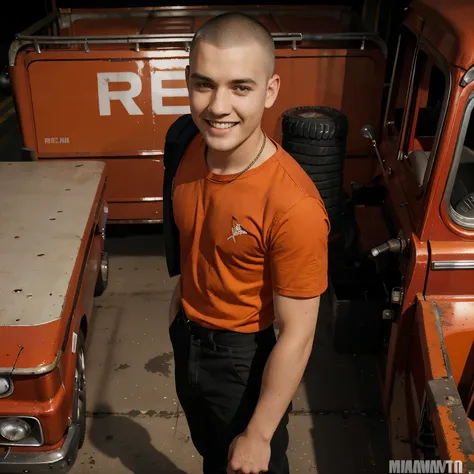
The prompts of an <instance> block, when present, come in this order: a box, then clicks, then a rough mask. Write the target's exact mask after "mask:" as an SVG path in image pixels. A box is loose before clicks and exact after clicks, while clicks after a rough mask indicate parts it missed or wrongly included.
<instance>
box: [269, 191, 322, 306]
mask: <svg viewBox="0 0 474 474" xmlns="http://www.w3.org/2000/svg"><path fill="white" fill-rule="evenodd" d="M329 230H330V224H329V219H328V216H327V213H326V209H325V208H324V204H323V202H322V201H320V200H319V199H317V198H315V197H306V198H303V199H302V200H301V201H299V202H298V203H296V204H295V205H293V206H292V207H291V208H290V209H289V210H288V211H286V213H285V214H283V216H282V217H281V218H280V219H278V220H277V221H276V222H275V224H274V228H273V230H272V235H271V240H270V261H271V271H272V282H273V289H274V291H275V292H276V293H278V294H280V295H282V296H292V297H303V298H304V297H306V298H311V297H315V296H319V295H321V294H322V293H324V291H326V289H327V285H328V234H329Z"/></svg>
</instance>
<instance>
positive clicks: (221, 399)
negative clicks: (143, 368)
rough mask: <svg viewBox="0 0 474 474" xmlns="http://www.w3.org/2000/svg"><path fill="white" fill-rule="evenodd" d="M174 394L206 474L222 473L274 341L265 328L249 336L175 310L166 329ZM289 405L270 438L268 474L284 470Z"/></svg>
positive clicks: (248, 415)
mask: <svg viewBox="0 0 474 474" xmlns="http://www.w3.org/2000/svg"><path fill="white" fill-rule="evenodd" d="M170 339H171V343H172V345H173V351H174V360H175V378H176V392H177V395H178V399H179V401H180V403H181V406H182V407H183V411H184V413H185V415H186V419H187V421H188V425H189V428H190V431H191V438H192V441H193V443H194V446H195V447H196V449H197V450H198V452H199V454H200V455H201V456H202V457H203V462H204V473H205V474H225V472H226V468H227V455H228V451H229V445H230V443H231V442H232V440H233V439H234V438H235V437H236V436H238V435H239V434H241V433H242V432H243V431H245V429H246V427H247V424H248V422H249V421H250V418H251V417H252V414H253V411H254V409H255V406H256V404H257V401H258V396H259V393H260V387H261V382H262V375H263V370H264V368H265V363H266V361H267V359H268V356H269V355H270V352H271V350H272V348H273V346H274V345H275V343H276V338H275V333H274V331H273V328H272V327H270V328H269V329H266V330H264V331H261V332H259V333H254V334H240V333H236V332H231V331H213V330H209V329H206V328H203V327H202V326H199V325H197V324H196V323H193V322H191V321H189V320H188V319H187V318H186V315H185V314H184V311H183V310H181V311H179V313H178V315H177V317H176V318H175V320H174V321H173V323H172V325H171V327H170ZM290 408H291V405H290V407H289V408H288V411H287V413H286V414H285V415H284V417H283V419H282V420H281V422H280V425H279V426H278V428H277V430H276V431H275V434H274V436H273V439H272V441H271V451H272V455H271V459H270V465H269V473H271V474H287V473H289V466H288V459H287V456H286V450H287V448H288V431H287V424H288V412H289V410H290Z"/></svg>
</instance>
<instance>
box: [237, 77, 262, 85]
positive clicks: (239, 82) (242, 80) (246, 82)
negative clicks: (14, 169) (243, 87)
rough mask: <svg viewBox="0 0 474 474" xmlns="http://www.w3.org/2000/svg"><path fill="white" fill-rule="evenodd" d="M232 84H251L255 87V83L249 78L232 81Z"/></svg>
mask: <svg viewBox="0 0 474 474" xmlns="http://www.w3.org/2000/svg"><path fill="white" fill-rule="evenodd" d="M232 84H253V85H254V86H256V85H257V83H256V82H255V81H254V80H253V79H251V78H250V77H245V78H244V79H234V80H233V81H232Z"/></svg>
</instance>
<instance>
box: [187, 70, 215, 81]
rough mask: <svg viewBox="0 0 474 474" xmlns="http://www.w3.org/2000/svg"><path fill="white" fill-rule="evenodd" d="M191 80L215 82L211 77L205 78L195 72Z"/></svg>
mask: <svg viewBox="0 0 474 474" xmlns="http://www.w3.org/2000/svg"><path fill="white" fill-rule="evenodd" d="M191 79H199V80H201V81H206V82H214V81H213V80H212V79H211V78H210V77H206V76H203V75H202V74H199V73H197V72H193V73H192V74H191Z"/></svg>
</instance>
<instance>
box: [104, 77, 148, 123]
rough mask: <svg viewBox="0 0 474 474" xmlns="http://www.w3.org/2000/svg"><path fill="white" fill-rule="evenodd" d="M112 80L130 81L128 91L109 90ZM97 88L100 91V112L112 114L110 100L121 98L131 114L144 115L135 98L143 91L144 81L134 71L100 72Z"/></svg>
mask: <svg viewBox="0 0 474 474" xmlns="http://www.w3.org/2000/svg"><path fill="white" fill-rule="evenodd" d="M110 82H128V83H129V84H130V89H129V90H128V91H111V90H109V83H110ZM97 88H98V91H99V113H100V115H110V114H111V112H110V101H111V100H119V101H120V102H122V105H123V106H124V107H125V110H126V111H127V112H128V113H129V115H143V112H142V111H141V110H140V108H139V107H138V105H137V104H136V103H135V101H134V100H133V98H134V97H136V96H137V95H139V94H140V92H141V91H142V81H141V80H140V77H139V76H138V74H135V73H134V72H99V73H98V74H97Z"/></svg>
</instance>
